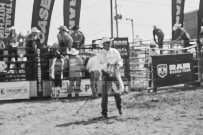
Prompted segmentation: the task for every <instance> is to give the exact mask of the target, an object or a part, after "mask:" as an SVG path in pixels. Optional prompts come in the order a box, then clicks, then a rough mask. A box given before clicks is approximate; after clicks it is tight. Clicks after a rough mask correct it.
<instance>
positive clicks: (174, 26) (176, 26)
mask: <svg viewBox="0 0 203 135" xmlns="http://www.w3.org/2000/svg"><path fill="white" fill-rule="evenodd" d="M180 27H181V24H179V23H176V24H174V25H173V31H175V30H177V29H178V28H180Z"/></svg>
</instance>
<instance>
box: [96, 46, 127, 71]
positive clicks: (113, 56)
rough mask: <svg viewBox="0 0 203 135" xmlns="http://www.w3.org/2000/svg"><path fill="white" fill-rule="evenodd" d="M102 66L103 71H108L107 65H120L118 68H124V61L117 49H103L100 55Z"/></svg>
mask: <svg viewBox="0 0 203 135" xmlns="http://www.w3.org/2000/svg"><path fill="white" fill-rule="evenodd" d="M98 57H99V61H100V64H102V70H104V71H107V64H115V63H117V64H118V67H121V66H123V61H122V59H121V55H120V53H119V51H118V50H117V49H115V48H110V49H109V50H108V51H106V50H105V49H103V50H102V51H100V52H99V54H98Z"/></svg>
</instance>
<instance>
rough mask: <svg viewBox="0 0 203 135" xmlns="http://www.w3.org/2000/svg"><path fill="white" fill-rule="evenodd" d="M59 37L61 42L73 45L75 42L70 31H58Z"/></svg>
mask: <svg viewBox="0 0 203 135" xmlns="http://www.w3.org/2000/svg"><path fill="white" fill-rule="evenodd" d="M57 38H58V41H59V44H60V43H61V42H67V43H68V44H69V45H71V46H72V44H73V39H72V37H71V36H70V35H69V34H68V33H66V32H64V33H58V35H57Z"/></svg>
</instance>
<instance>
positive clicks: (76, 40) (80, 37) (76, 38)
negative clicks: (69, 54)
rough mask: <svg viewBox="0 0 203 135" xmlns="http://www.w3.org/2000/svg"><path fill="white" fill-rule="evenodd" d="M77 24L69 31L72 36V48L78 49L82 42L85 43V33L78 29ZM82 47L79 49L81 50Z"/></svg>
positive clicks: (82, 45) (82, 44)
mask: <svg viewBox="0 0 203 135" xmlns="http://www.w3.org/2000/svg"><path fill="white" fill-rule="evenodd" d="M79 28H80V27H79V26H78V25H75V26H73V28H72V29H71V30H73V32H72V33H71V37H72V38H73V48H76V49H79V48H84V43H85V35H84V34H83V33H82V32H81V31H79ZM82 50H84V49H80V51H82Z"/></svg>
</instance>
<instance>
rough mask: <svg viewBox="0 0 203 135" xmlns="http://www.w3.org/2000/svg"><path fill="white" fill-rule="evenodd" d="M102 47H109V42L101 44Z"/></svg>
mask: <svg viewBox="0 0 203 135" xmlns="http://www.w3.org/2000/svg"><path fill="white" fill-rule="evenodd" d="M103 46H104V47H109V46H111V42H105V43H104V44H103Z"/></svg>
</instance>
